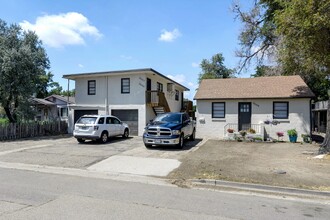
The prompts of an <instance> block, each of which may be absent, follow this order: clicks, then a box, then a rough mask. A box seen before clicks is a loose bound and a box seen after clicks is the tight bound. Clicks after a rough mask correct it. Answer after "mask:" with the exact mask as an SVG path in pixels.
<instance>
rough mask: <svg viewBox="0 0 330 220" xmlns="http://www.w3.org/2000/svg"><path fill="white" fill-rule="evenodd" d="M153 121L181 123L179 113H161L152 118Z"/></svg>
mask: <svg viewBox="0 0 330 220" xmlns="http://www.w3.org/2000/svg"><path fill="white" fill-rule="evenodd" d="M154 122H172V123H177V124H179V123H181V114H162V115H159V116H157V117H156V118H155V119H154Z"/></svg>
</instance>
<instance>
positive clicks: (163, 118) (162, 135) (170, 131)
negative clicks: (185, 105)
mask: <svg viewBox="0 0 330 220" xmlns="http://www.w3.org/2000/svg"><path fill="white" fill-rule="evenodd" d="M195 134H196V123H195V121H193V120H191V119H190V117H189V115H188V114H187V113H184V112H169V113H165V114H161V115H159V116H157V117H156V118H155V119H154V120H152V121H151V122H150V123H149V124H148V125H147V126H146V127H145V129H144V134H143V142H144V145H145V146H146V147H147V148H150V147H152V146H154V145H156V146H164V145H174V146H176V147H178V148H183V146H184V140H185V139H188V138H189V139H190V140H195Z"/></svg>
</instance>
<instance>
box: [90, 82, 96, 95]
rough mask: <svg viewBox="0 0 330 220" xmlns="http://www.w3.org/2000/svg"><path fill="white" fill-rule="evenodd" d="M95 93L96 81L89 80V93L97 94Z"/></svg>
mask: <svg viewBox="0 0 330 220" xmlns="http://www.w3.org/2000/svg"><path fill="white" fill-rule="evenodd" d="M95 94H96V81H95V80H88V95H95Z"/></svg>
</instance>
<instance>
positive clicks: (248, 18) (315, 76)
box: [234, 0, 330, 152]
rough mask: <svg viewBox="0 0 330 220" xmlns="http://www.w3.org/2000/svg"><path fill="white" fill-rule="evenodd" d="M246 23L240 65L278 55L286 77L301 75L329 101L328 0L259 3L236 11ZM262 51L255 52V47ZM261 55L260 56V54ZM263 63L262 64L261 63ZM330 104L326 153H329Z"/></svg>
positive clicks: (241, 39)
mask: <svg viewBox="0 0 330 220" xmlns="http://www.w3.org/2000/svg"><path fill="white" fill-rule="evenodd" d="M234 11H235V12H236V14H237V16H238V17H239V18H240V20H241V21H242V22H243V24H244V29H243V31H242V33H241V34H240V38H239V40H240V44H241V51H240V52H241V53H238V55H241V56H240V57H241V58H242V59H241V63H240V64H241V65H240V68H241V69H242V68H244V67H245V66H247V65H249V63H250V61H251V60H252V59H257V60H258V59H259V58H260V57H261V58H263V57H264V56H263V55H264V54H265V53H268V51H269V49H271V50H273V51H275V52H276V58H277V59H276V61H277V65H278V66H280V68H281V71H282V74H283V75H297V74H298V75H300V76H302V77H303V79H304V80H305V82H306V83H307V84H308V85H309V86H310V88H311V89H312V90H313V92H314V93H315V94H316V95H318V96H319V97H318V98H320V99H325V98H329V97H328V96H327V94H326V93H327V90H328V89H329V81H327V79H329V76H330V54H329V51H330V13H329V11H330V2H329V1H328V0H319V1H316V0H259V1H257V0H256V1H255V4H254V7H253V8H252V10H251V11H250V12H248V13H245V12H242V10H241V8H240V7H239V6H235V10H234ZM254 47H256V48H259V49H258V50H253V48H254ZM260 53H261V55H260ZM261 63H262V62H261ZM259 64H260V63H259ZM329 109H330V101H329V107H328V113H327V114H328V122H327V132H326V138H325V141H324V143H323V144H322V145H321V146H322V149H323V151H328V152H329V151H330V123H329V121H330V112H329Z"/></svg>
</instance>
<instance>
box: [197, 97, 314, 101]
mask: <svg viewBox="0 0 330 220" xmlns="http://www.w3.org/2000/svg"><path fill="white" fill-rule="evenodd" d="M311 98H313V97H310V96H299V97H296V96H287V97H240V98H223V97H218V98H194V100H246V99H261V100H264V99H311Z"/></svg>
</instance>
